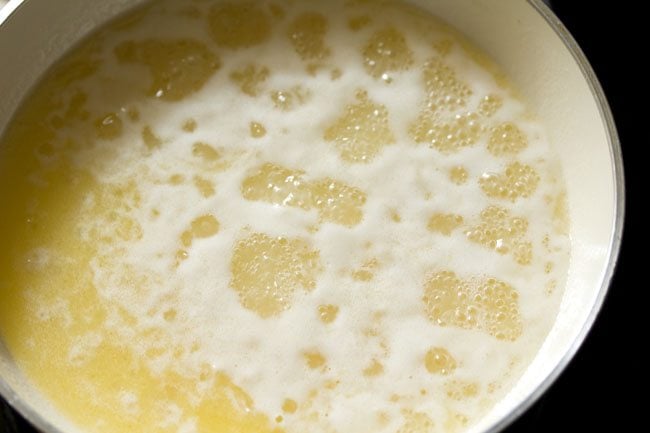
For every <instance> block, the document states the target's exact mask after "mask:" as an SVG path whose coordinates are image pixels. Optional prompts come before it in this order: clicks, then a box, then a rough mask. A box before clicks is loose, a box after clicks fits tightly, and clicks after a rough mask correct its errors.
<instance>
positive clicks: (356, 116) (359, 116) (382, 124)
mask: <svg viewBox="0 0 650 433" xmlns="http://www.w3.org/2000/svg"><path fill="white" fill-rule="evenodd" d="M356 96H357V103H355V104H350V105H347V106H346V107H345V110H344V114H343V115H342V116H341V117H340V118H338V119H337V120H336V121H335V122H334V123H333V124H331V125H330V126H329V127H328V128H327V129H325V135H324V138H325V140H327V141H333V142H334V143H335V145H336V148H337V149H338V150H339V152H340V154H341V158H342V159H343V160H345V161H348V162H355V163H357V162H364V163H367V162H370V161H371V160H372V159H373V158H374V157H375V156H377V155H378V154H379V152H380V151H381V149H382V147H384V146H388V145H390V144H393V143H395V136H394V135H393V133H392V131H391V129H390V126H389V123H388V110H387V109H386V107H385V106H384V105H382V104H376V103H374V102H373V101H371V100H370V99H369V98H368V93H367V92H365V91H359V92H357V95H356Z"/></svg>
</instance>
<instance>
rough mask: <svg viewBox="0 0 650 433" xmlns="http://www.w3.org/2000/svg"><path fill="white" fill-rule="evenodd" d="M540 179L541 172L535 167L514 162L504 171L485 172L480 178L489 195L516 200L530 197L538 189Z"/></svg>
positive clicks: (482, 187) (484, 190)
mask: <svg viewBox="0 0 650 433" xmlns="http://www.w3.org/2000/svg"><path fill="white" fill-rule="evenodd" d="M539 180H540V178H539V174H537V171H536V170H535V169H534V168H533V167H531V166H529V165H527V164H522V163H520V162H512V163H510V164H508V165H507V166H506V168H505V170H504V171H503V173H484V174H483V176H481V178H480V179H479V185H480V186H481V189H482V190H483V192H484V193H485V194H486V195H487V196H488V197H493V198H499V199H502V200H510V201H513V202H514V201H516V200H517V199H520V198H527V197H530V196H531V195H532V194H533V193H534V192H535V190H536V189H537V185H538V184H539Z"/></svg>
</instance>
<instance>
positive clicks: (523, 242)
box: [465, 206, 533, 265]
mask: <svg viewBox="0 0 650 433" xmlns="http://www.w3.org/2000/svg"><path fill="white" fill-rule="evenodd" d="M480 219H481V222H480V223H479V224H477V225H475V226H470V227H469V228H468V229H467V230H465V235H466V236H467V239H469V240H470V241H472V242H476V243H478V244H481V245H483V246H486V247H488V248H490V249H493V250H494V251H496V252H498V253H499V254H510V255H512V258H513V259H514V260H515V261H516V262H517V263H519V264H520V265H528V264H530V263H531V261H532V259H533V244H532V242H530V241H529V240H528V239H527V238H526V234H527V231H528V220H526V219H525V218H522V217H516V216H511V214H510V211H508V210H507V209H504V208H501V207H498V206H490V207H488V208H486V209H484V210H483V211H482V212H481V215H480Z"/></svg>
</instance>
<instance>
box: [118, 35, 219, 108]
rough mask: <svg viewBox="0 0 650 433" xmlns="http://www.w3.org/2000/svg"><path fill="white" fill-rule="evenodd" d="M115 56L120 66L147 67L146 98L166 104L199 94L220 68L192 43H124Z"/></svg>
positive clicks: (201, 46)
mask: <svg viewBox="0 0 650 433" xmlns="http://www.w3.org/2000/svg"><path fill="white" fill-rule="evenodd" d="M115 55H116V57H117V59H118V60H119V61H120V62H121V63H140V64H143V65H145V66H147V67H148V68H149V70H150V72H151V76H152V82H151V85H150V87H149V90H148V91H147V94H148V95H149V96H154V97H156V98H160V99H163V100H167V101H179V100H181V99H183V98H185V97H187V96H188V95H190V94H192V93H195V92H197V91H199V90H200V89H201V88H202V87H203V85H204V84H205V83H206V81H208V79H210V77H211V76H212V75H213V74H214V73H215V72H216V71H217V70H218V69H219V68H220V67H221V61H220V60H219V58H218V57H217V56H216V55H215V54H213V53H212V51H210V50H209V49H208V48H207V47H206V46H205V44H203V43H202V42H199V41H197V40H193V39H178V40H175V41H163V40H158V39H147V40H144V41H138V42H136V41H127V42H123V43H121V44H120V45H118V46H117V47H116V48H115Z"/></svg>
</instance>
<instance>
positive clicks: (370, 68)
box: [363, 27, 413, 82]
mask: <svg viewBox="0 0 650 433" xmlns="http://www.w3.org/2000/svg"><path fill="white" fill-rule="evenodd" d="M412 65H413V52H412V51H411V49H410V48H409V47H408V44H407V43H406V38H405V37H404V35H403V34H402V33H401V32H400V31H398V30H397V29H395V28H394V27H387V28H384V29H381V30H377V31H376V32H375V33H373V35H372V36H371V37H370V39H369V40H368V42H367V43H366V45H365V46H364V47H363V66H364V67H365V69H366V72H367V73H368V74H369V75H370V76H372V77H373V78H381V79H382V80H384V81H386V82H390V81H392V77H391V75H390V73H391V72H398V71H404V70H406V69H409V68H410V67H411V66H412Z"/></svg>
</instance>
